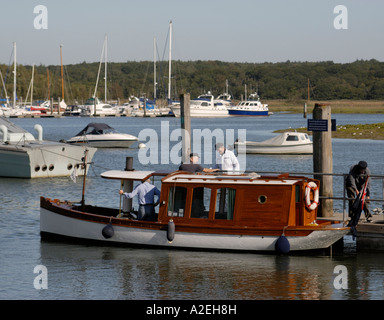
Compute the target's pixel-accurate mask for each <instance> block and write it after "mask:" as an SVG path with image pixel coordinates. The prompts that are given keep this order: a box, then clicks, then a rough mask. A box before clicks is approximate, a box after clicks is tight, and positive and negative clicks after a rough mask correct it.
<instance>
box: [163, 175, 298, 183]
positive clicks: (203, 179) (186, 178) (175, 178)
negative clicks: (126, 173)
mask: <svg viewBox="0 0 384 320" xmlns="http://www.w3.org/2000/svg"><path fill="white" fill-rule="evenodd" d="M298 181H299V180H297V179H294V178H284V179H271V178H270V177H268V178H266V179H264V178H263V177H260V175H204V174H203V175H196V174H185V173H184V174H183V173H180V174H177V175H172V176H170V177H167V178H165V179H164V180H163V182H172V183H175V182H183V183H210V184H223V183H232V184H252V185H258V184H264V185H293V184H295V183H296V182H298Z"/></svg>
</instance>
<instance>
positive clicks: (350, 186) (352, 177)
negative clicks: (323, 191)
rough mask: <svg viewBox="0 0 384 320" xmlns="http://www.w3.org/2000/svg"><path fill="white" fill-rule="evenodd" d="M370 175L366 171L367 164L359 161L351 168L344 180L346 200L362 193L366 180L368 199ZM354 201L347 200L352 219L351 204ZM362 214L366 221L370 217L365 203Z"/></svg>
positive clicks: (367, 195) (369, 172)
mask: <svg viewBox="0 0 384 320" xmlns="http://www.w3.org/2000/svg"><path fill="white" fill-rule="evenodd" d="M370 175H371V171H370V170H369V169H368V164H367V162H365V161H360V162H359V163H358V164H355V165H353V166H352V167H351V169H350V170H349V175H348V176H347V180H346V189H347V196H348V198H353V199H355V198H356V196H357V195H358V194H359V193H360V192H363V188H364V185H365V182H366V181H367V179H368V182H367V189H366V192H367V193H366V199H369V194H370V191H369V188H370V179H369V176H370ZM353 202H354V200H349V211H348V213H349V217H352V213H353V212H352V204H353ZM364 213H365V218H366V219H367V221H368V218H370V217H372V215H371V213H370V211H369V208H368V203H367V201H365V202H364Z"/></svg>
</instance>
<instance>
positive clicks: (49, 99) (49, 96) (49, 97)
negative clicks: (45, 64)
mask: <svg viewBox="0 0 384 320" xmlns="http://www.w3.org/2000/svg"><path fill="white" fill-rule="evenodd" d="M47 83H48V99H47V100H48V101H51V92H50V86H49V70H48V68H47Z"/></svg>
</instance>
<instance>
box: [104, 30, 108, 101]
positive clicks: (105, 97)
mask: <svg viewBox="0 0 384 320" xmlns="http://www.w3.org/2000/svg"><path fill="white" fill-rule="evenodd" d="M104 42H105V44H104V46H105V55H104V64H105V71H104V72H105V78H104V86H105V88H104V99H105V103H107V43H108V42H107V35H105V40H104Z"/></svg>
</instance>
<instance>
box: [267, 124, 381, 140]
mask: <svg viewBox="0 0 384 320" xmlns="http://www.w3.org/2000/svg"><path fill="white" fill-rule="evenodd" d="M292 130H296V131H298V132H306V133H308V134H309V135H311V134H312V132H311V131H307V128H306V127H303V128H296V129H292V128H290V129H282V130H276V131H274V132H286V131H292ZM332 138H340V139H371V140H384V123H383V122H381V123H373V124H347V125H342V126H336V131H332Z"/></svg>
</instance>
